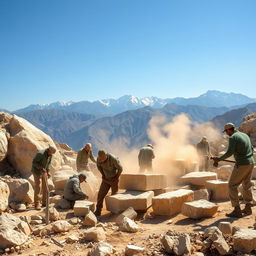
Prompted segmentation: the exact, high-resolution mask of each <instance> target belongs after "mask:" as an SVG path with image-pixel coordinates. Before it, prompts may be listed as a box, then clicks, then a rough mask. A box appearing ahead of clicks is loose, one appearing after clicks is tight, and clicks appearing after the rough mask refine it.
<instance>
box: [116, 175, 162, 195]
mask: <svg viewBox="0 0 256 256" xmlns="http://www.w3.org/2000/svg"><path fill="white" fill-rule="evenodd" d="M134 181H136V182H134ZM166 186H167V176H166V175H162V174H154V173H141V174H138V173H136V174H135V173H131V174H127V173H124V174H122V175H121V177H120V184H119V187H120V189H126V190H138V191H150V190H155V189H161V188H165V187H166Z"/></svg>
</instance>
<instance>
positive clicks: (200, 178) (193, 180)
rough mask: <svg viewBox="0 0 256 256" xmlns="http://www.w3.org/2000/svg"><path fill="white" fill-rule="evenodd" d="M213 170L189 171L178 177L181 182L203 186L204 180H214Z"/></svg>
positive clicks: (215, 177)
mask: <svg viewBox="0 0 256 256" xmlns="http://www.w3.org/2000/svg"><path fill="white" fill-rule="evenodd" d="M216 179H217V174H216V173H215V172H190V173H188V174H186V175H184V176H182V177H181V178H180V181H181V183H182V184H188V185H195V186H202V187H205V185H206V181H208V180H216Z"/></svg>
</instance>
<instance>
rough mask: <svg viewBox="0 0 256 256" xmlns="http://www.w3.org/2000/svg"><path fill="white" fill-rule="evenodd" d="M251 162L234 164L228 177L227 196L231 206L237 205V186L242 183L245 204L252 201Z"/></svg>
mask: <svg viewBox="0 0 256 256" xmlns="http://www.w3.org/2000/svg"><path fill="white" fill-rule="evenodd" d="M253 166H254V165H253V164H250V165H240V166H237V165H235V166H234V169H233V171H232V174H231V176H230V178H229V182H228V187H229V197H230V201H231V204H232V206H233V207H236V206H239V197H238V187H239V185H240V184H242V187H243V193H242V194H243V199H244V202H245V203H246V204H249V203H251V202H252V200H253V197H252V182H251V176H252V170H253Z"/></svg>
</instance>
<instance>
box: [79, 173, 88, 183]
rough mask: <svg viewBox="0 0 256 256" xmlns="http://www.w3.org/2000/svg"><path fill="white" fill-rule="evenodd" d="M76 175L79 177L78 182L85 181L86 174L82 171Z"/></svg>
mask: <svg viewBox="0 0 256 256" xmlns="http://www.w3.org/2000/svg"><path fill="white" fill-rule="evenodd" d="M78 177H79V182H80V183H82V182H84V181H86V175H85V174H84V173H80V174H79V175H78Z"/></svg>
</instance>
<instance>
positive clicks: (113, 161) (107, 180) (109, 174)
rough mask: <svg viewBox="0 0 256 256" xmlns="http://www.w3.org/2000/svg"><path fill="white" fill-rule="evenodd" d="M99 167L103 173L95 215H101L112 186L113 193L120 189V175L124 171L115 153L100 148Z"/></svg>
mask: <svg viewBox="0 0 256 256" xmlns="http://www.w3.org/2000/svg"><path fill="white" fill-rule="evenodd" d="M97 167H98V170H99V171H100V173H101V175H102V182H101V185H100V189H99V193H98V198H97V205H96V211H95V215H96V216H100V215H101V210H102V207H103V200H104V198H105V196H106V195H107V193H108V191H109V189H110V188H111V191H112V195H114V194H116V193H117V191H118V182H119V176H120V175H121V173H122V171H123V167H122V166H121V164H120V162H119V160H118V158H117V157H115V156H114V155H111V154H108V153H106V152H105V151H104V150H99V152H98V158H97Z"/></svg>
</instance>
